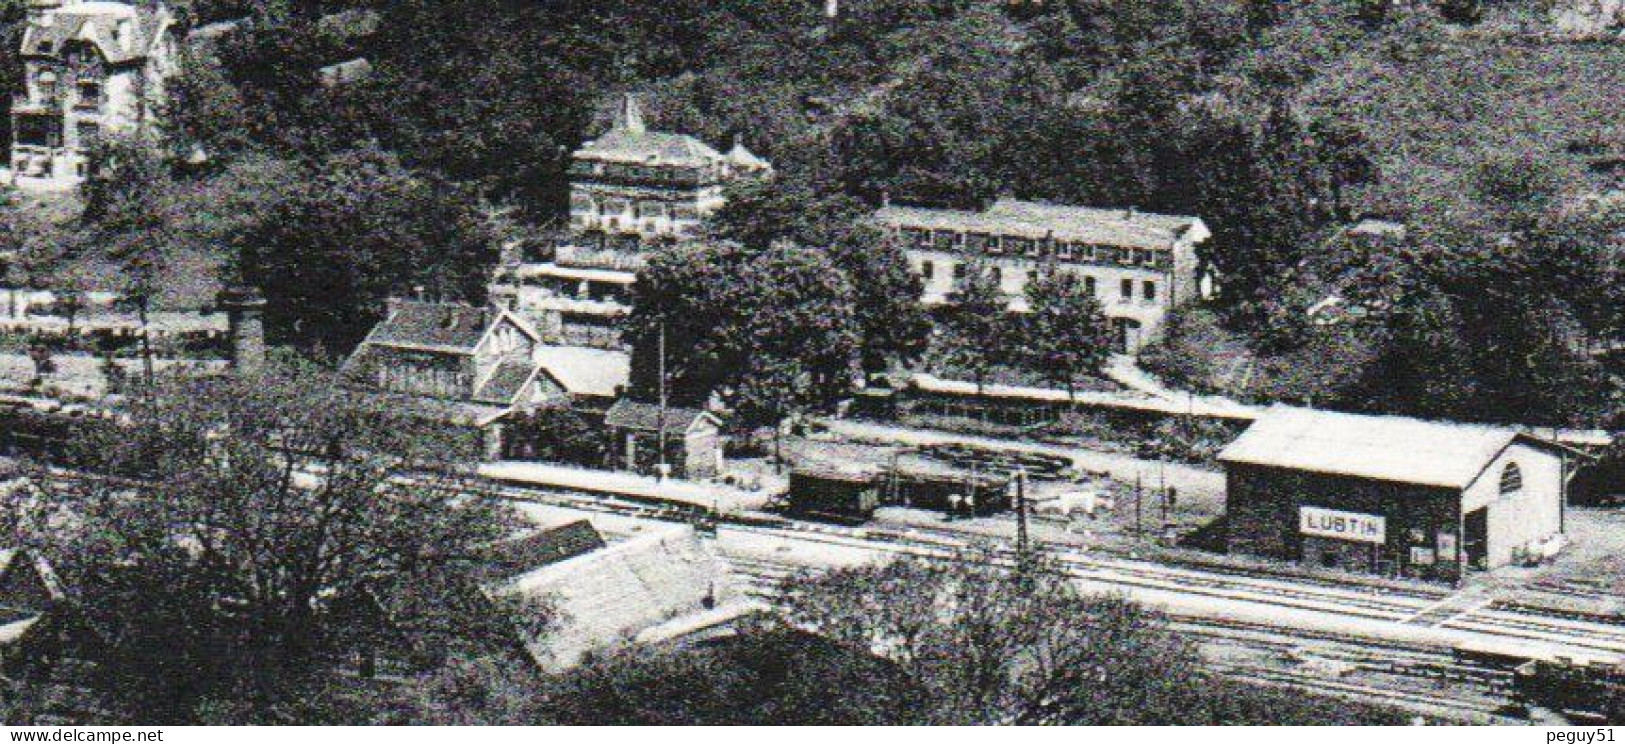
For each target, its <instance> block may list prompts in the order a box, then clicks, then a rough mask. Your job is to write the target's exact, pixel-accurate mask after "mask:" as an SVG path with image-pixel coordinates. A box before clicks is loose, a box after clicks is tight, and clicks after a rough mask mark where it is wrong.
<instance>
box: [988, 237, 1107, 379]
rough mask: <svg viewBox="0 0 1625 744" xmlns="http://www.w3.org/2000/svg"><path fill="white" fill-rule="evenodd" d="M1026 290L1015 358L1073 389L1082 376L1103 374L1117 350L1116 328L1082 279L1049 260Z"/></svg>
mask: <svg viewBox="0 0 1625 744" xmlns="http://www.w3.org/2000/svg"><path fill="white" fill-rule="evenodd" d="M1026 294H1027V312H1026V313H1025V314H1023V315H1021V316H1019V317H1018V318H1016V319H1014V321H1013V322H1014V323H1015V324H1016V331H1015V335H1016V337H1017V339H1018V341H1019V344H1018V348H1017V349H1016V355H1015V356H1016V358H1017V359H1018V360H1020V362H1021V363H1022V364H1023V365H1025V366H1027V367H1029V368H1031V369H1032V370H1033V371H1035V372H1037V373H1038V374H1039V375H1041V376H1042V377H1044V378H1045V379H1047V380H1049V381H1050V382H1053V383H1056V384H1059V385H1060V386H1061V387H1064V388H1066V389H1067V391H1068V392H1071V391H1073V390H1074V389H1075V387H1076V386H1077V383H1078V380H1079V379H1080V378H1082V377H1085V376H1089V375H1094V376H1099V375H1100V374H1101V371H1102V369H1103V368H1104V367H1105V365H1106V359H1107V357H1109V356H1110V355H1111V351H1112V334H1111V326H1110V325H1109V324H1108V323H1107V321H1106V316H1105V315H1104V314H1102V312H1101V310H1100V302H1099V301H1098V300H1096V299H1095V297H1094V295H1093V294H1090V292H1089V290H1088V288H1087V287H1085V286H1084V283H1083V280H1082V279H1080V278H1079V277H1078V275H1077V274H1074V273H1071V272H1067V271H1061V270H1060V269H1059V268H1058V267H1057V266H1055V265H1054V264H1046V265H1045V266H1044V267H1042V268H1040V269H1038V270H1037V272H1036V274H1035V275H1034V276H1033V278H1032V279H1031V280H1029V281H1028V283H1027V289H1026Z"/></svg>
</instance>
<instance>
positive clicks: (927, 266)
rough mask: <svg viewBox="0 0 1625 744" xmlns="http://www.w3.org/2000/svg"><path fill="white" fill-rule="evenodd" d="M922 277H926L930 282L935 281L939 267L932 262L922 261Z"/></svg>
mask: <svg viewBox="0 0 1625 744" xmlns="http://www.w3.org/2000/svg"><path fill="white" fill-rule="evenodd" d="M920 276H923V277H925V280H926V281H928V282H929V281H931V280H932V279H935V278H936V276H937V265H936V264H935V263H933V262H931V261H921V262H920Z"/></svg>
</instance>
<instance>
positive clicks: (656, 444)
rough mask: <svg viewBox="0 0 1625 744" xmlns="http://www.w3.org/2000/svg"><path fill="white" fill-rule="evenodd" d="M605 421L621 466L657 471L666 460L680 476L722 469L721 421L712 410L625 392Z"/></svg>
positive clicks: (693, 476) (695, 477)
mask: <svg viewBox="0 0 1625 744" xmlns="http://www.w3.org/2000/svg"><path fill="white" fill-rule="evenodd" d="M604 427H605V428H607V429H608V430H609V436H610V447H611V456H612V458H613V459H614V463H615V465H616V466H618V467H622V468H625V469H627V470H631V471H635V472H639V473H653V472H655V471H656V470H657V469H658V467H657V466H658V465H659V464H660V463H661V461H662V460H664V461H665V464H666V465H667V466H669V467H670V468H671V475H674V476H676V477H678V478H689V479H693V480H701V479H705V478H716V477H718V476H720V475H722V472H723V469H724V464H723V456H722V444H723V442H722V421H721V419H719V418H717V416H716V415H715V414H712V413H710V412H708V411H703V410H700V409H698V408H676V407H670V406H667V407H664V408H662V407H661V406H659V405H656V404H654V403H643V402H639V401H635V400H631V399H629V398H622V399H620V400H618V401H616V402H615V405H613V406H611V407H610V409H609V411H608V412H607V413H606V414H604ZM662 452H663V454H664V457H662Z"/></svg>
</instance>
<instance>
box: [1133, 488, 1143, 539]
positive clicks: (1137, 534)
mask: <svg viewBox="0 0 1625 744" xmlns="http://www.w3.org/2000/svg"><path fill="white" fill-rule="evenodd" d="M1144 500H1145V499H1144V491H1142V490H1141V488H1140V474H1139V473H1135V474H1134V539H1135V540H1139V539H1140V538H1141V537H1143V536H1144V535H1145V530H1144V528H1142V527H1141V521H1140V514H1141V511H1142V510H1141V506H1140V505H1141V503H1142V502H1143V501H1144Z"/></svg>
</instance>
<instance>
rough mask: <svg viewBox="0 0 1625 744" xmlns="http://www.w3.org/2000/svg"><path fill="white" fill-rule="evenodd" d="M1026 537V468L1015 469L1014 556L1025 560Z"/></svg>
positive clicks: (1022, 560)
mask: <svg viewBox="0 0 1625 744" xmlns="http://www.w3.org/2000/svg"><path fill="white" fill-rule="evenodd" d="M1030 547H1031V546H1030V545H1029V544H1028V537H1027V469H1026V468H1017V469H1016V558H1017V559H1018V560H1020V561H1021V562H1022V563H1023V564H1025V563H1026V562H1027V555H1028V551H1029V549H1030Z"/></svg>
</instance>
